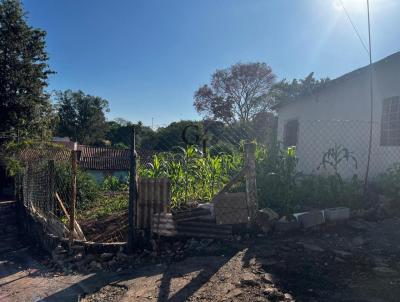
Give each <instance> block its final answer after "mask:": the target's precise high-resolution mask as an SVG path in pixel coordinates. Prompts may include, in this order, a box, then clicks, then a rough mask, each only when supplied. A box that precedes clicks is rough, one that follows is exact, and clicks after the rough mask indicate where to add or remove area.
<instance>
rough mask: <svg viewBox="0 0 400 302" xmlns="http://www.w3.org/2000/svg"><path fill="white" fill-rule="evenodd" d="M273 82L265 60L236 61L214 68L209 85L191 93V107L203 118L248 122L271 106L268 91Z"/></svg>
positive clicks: (273, 78)
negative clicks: (232, 63) (220, 68)
mask: <svg viewBox="0 0 400 302" xmlns="http://www.w3.org/2000/svg"><path fill="white" fill-rule="evenodd" d="M274 82H275V75H274V73H273V72H272V69H271V67H269V66H268V65H267V64H265V63H246V64H242V63H237V64H235V65H233V66H231V67H229V68H227V69H223V70H217V71H216V72H215V73H214V74H213V75H212V77H211V82H210V84H209V85H204V86H202V87H200V88H199V89H198V90H197V91H196V92H195V95H194V107H195V108H196V110H197V111H198V112H199V113H200V114H203V115H205V117H206V118H209V119H213V120H220V121H223V122H225V123H228V124H229V123H235V122H245V123H246V122H249V121H251V120H252V119H253V118H254V116H255V115H256V114H258V113H259V112H262V111H268V110H269V109H270V105H271V104H270V98H269V91H270V89H271V86H272V85H273V84H274Z"/></svg>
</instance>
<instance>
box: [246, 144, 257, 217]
mask: <svg viewBox="0 0 400 302" xmlns="http://www.w3.org/2000/svg"><path fill="white" fill-rule="evenodd" d="M244 153H245V154H244V156H245V166H246V167H247V170H246V176H245V178H246V200H247V208H248V211H249V216H250V222H254V220H255V215H256V211H257V209H258V204H257V184H256V144H255V143H245V145H244Z"/></svg>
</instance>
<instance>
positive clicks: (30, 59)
mask: <svg viewBox="0 0 400 302" xmlns="http://www.w3.org/2000/svg"><path fill="white" fill-rule="evenodd" d="M45 37H46V32H45V31H43V30H40V29H37V28H33V27H31V26H29V25H28V24H27V20H26V15H25V13H24V11H23V7H22V5H21V3H20V1H18V0H0V121H1V123H0V131H18V132H19V133H20V135H24V134H25V135H28V136H30V137H32V136H35V135H43V134H45V133H46V130H47V129H48V125H49V116H50V113H51V104H50V101H49V96H48V94H46V93H45V91H44V89H45V87H46V86H47V80H48V76H49V74H51V73H52V71H51V70H50V69H49V66H48V63H47V62H48V55H47V53H46V50H45V48H46V42H45Z"/></svg>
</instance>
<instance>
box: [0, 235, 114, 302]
mask: <svg viewBox="0 0 400 302" xmlns="http://www.w3.org/2000/svg"><path fill="white" fill-rule="evenodd" d="M46 261H47V260H46V258H44V257H43V255H41V254H40V252H39V251H38V250H37V249H35V248H33V247H31V246H26V245H24V244H21V243H20V242H18V241H16V240H15V241H13V242H7V246H3V247H2V249H1V250H0V301H1V302H31V301H32V302H34V301H35V302H36V301H55V302H56V301H57V302H58V301H60V302H69V301H71V302H72V301H74V302H75V301H79V300H80V297H81V296H83V295H86V294H88V293H92V292H95V291H97V290H99V289H100V288H101V287H103V286H105V285H106V284H109V283H110V282H113V281H116V280H121V276H120V275H119V274H116V273H100V274H99V273H96V274H94V273H93V274H86V275H82V274H64V273H63V272H60V271H58V270H53V269H50V268H49V266H48V265H44V264H43V262H46Z"/></svg>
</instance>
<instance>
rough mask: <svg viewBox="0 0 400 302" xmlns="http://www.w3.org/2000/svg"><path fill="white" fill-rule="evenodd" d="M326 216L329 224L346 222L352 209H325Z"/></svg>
mask: <svg viewBox="0 0 400 302" xmlns="http://www.w3.org/2000/svg"><path fill="white" fill-rule="evenodd" d="M324 215H325V220H326V221H328V222H336V221H344V220H348V219H349V218H350V209H349V208H346V207H338V208H330V209H325V210H324Z"/></svg>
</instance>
